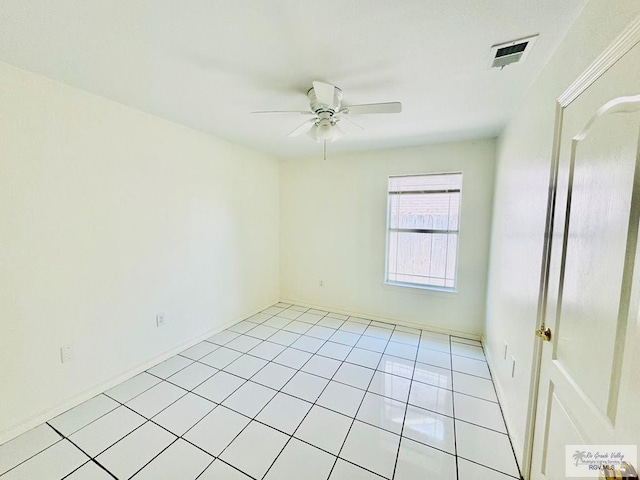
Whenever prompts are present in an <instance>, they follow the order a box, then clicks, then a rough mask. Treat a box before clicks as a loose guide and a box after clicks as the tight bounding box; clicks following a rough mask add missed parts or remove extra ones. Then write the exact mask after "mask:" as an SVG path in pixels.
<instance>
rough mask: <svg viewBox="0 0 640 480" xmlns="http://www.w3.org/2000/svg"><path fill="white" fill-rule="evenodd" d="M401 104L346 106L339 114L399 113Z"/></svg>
mask: <svg viewBox="0 0 640 480" xmlns="http://www.w3.org/2000/svg"><path fill="white" fill-rule="evenodd" d="M401 111H402V104H401V103H400V102H387V103H366V104H363V105H348V106H344V107H342V108H341V109H340V113H345V114H352V115H361V114H364V113H400V112H401Z"/></svg>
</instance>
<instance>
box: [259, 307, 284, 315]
mask: <svg viewBox="0 0 640 480" xmlns="http://www.w3.org/2000/svg"><path fill="white" fill-rule="evenodd" d="M284 310H285V309H284V308H282V307H269V308H267V309H265V310H263V311H262V313H266V314H267V315H277V314H279V313H280V312H283V311H284Z"/></svg>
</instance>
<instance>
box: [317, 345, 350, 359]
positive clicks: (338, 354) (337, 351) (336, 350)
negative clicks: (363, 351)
mask: <svg viewBox="0 0 640 480" xmlns="http://www.w3.org/2000/svg"><path fill="white" fill-rule="evenodd" d="M351 350H352V347H350V346H348V345H341V344H339V343H334V342H327V343H325V344H324V345H322V347H320V350H318V355H322V356H325V357H330V358H335V359H336V360H340V361H344V360H345V359H346V358H347V357H348V356H349V353H350V352H351Z"/></svg>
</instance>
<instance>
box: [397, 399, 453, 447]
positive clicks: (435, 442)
mask: <svg viewBox="0 0 640 480" xmlns="http://www.w3.org/2000/svg"><path fill="white" fill-rule="evenodd" d="M456 413H457V412H456ZM402 436H403V437H407V438H410V439H411V440H415V441H416V442H420V443H424V444H426V445H429V446H430V447H435V448H439V449H440V450H444V451H445V452H448V453H450V454H452V455H454V454H455V439H454V429H453V419H452V418H450V417H447V416H445V415H441V414H439V413H435V412H431V411H429V410H424V409H422V408H418V407H414V406H413V405H409V406H408V407H407V416H406V419H405V422H404V430H403V431H402Z"/></svg>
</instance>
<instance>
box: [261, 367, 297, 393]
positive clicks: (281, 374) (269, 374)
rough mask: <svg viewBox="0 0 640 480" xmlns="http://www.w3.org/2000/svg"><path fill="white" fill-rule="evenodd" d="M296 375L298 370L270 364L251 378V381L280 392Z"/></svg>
mask: <svg viewBox="0 0 640 480" xmlns="http://www.w3.org/2000/svg"><path fill="white" fill-rule="evenodd" d="M295 374H296V370H294V369H293V368H289V367H285V366H284V365H279V364H277V363H273V362H269V364H268V365H267V366H266V367H264V368H263V369H262V370H260V371H259V372H258V373H256V374H255V375H254V376H253V377H252V378H251V381H252V382H256V383H259V384H260V385H265V386H267V387H270V388H273V389H275V390H280V389H281V388H282V387H284V386H285V384H286V383H287V382H288V381H289V380H290V379H291V377H293V376H294V375H295Z"/></svg>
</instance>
